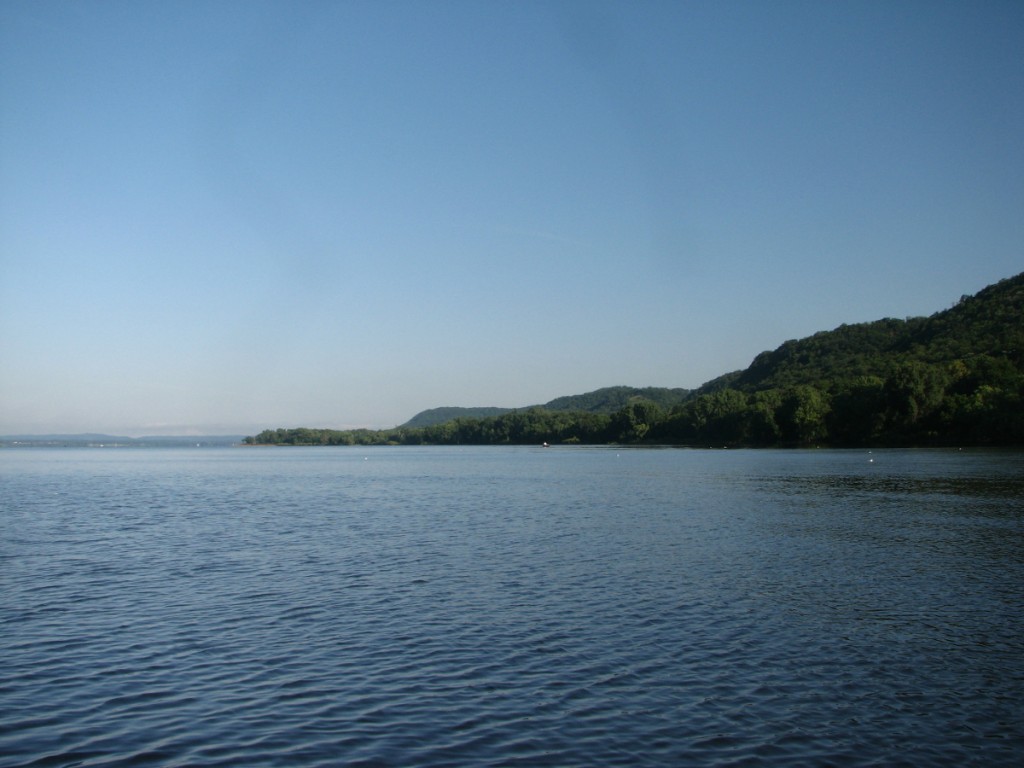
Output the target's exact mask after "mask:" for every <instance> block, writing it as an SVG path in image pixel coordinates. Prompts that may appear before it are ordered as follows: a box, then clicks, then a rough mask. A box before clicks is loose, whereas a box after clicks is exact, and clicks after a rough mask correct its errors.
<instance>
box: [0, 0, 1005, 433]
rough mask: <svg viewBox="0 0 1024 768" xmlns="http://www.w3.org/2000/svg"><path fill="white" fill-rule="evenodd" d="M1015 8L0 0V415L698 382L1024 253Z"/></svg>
mask: <svg viewBox="0 0 1024 768" xmlns="http://www.w3.org/2000/svg"><path fill="white" fill-rule="evenodd" d="M1022 51H1024V3H1022V2H1020V1H1019V0H1009V1H1008V2H985V1H984V0H971V1H970V2H968V1H967V0H960V1H958V2H942V0H925V1H923V2H899V1H898V0H892V1H890V0H878V1H877V2H857V1H856V0H850V1H849V2H821V1H820V0H810V1H809V2H786V1H785V0H772V1H771V2H768V1H765V2H760V1H754V0H750V1H747V2H730V1H729V0H722V1H721V2H719V1H710V0H709V1H708V2H686V1H684V0H677V1H672V2H598V1H596V0H586V1H584V2H570V1H567V0H565V1H563V0H551V1H549V2H530V1H529V0H526V1H525V2H501V1H494V2H487V1H485V0H473V1H472V2H457V1H451V2H447V1H443V0H438V1H436V2H430V1H429V0H422V1H416V2H380V1H378V0H375V1H373V2H343V1H340V0H339V1H336V2H309V1H307V2H301V1H300V2H293V1H290V0H289V1H288V2H285V1H284V0H281V1H274V2H260V0H239V1H237V2H235V1H233V0H181V1H180V2H157V1H155V0H154V1H152V2H146V1H144V0H132V1H130V2H119V1H117V0H104V1H102V2H101V1H99V0H93V1H90V0H82V1H79V2H53V1H51V0H30V1H26V0H5V1H4V2H2V3H0V434H11V433H19V432H35V433H45V432H80V431H103V432H112V433H115V434H134V435H144V434H161V433H165V434H167V433H169V434H202V433H206V434H215V433H239V434H252V433H254V432H257V431H259V430H261V429H264V428H267V427H278V426H285V427H295V426H311V427H334V428H346V427H354V426H371V427H389V426H393V425H395V424H398V423H401V422H403V421H405V420H407V419H408V418H410V417H412V416H413V415H414V414H415V413H417V412H418V411H420V410H423V409H425V408H431V407H435V406H443V405H462V406H475V405H499V406H507V407H517V406H526V405H531V404H535V403H542V402H546V401H547V400H550V399H552V398H554V397H558V396H561V395H568V394H578V393H582V392H586V391H590V390H593V389H596V388H599V387H603V386H611V385H617V384H627V385H631V386H664V387H696V386H699V385H700V384H702V383H703V382H705V381H707V380H708V379H711V378H713V377H715V376H717V375H719V374H721V373H725V372H727V371H731V370H735V369H738V368H744V367H746V366H747V365H748V364H749V363H750V361H751V359H752V358H753V357H754V356H755V355H756V354H757V353H759V352H761V351H762V350H765V349H771V348H775V347H777V346H778V345H779V344H781V343H782V342H783V341H785V340H787V339H791V338H799V337H803V336H807V335H809V334H811V333H814V332H816V331H819V330H826V329H831V328H834V327H836V326H838V325H840V324H842V323H855V322H862V321H868V320H875V319H879V318H882V317H904V316H910V315H927V314H931V313H933V312H936V311H938V310H941V309H945V308H947V307H949V306H951V305H952V304H954V303H955V302H956V301H957V300H958V299H959V297H960V296H961V295H962V294H965V293H975V292H976V291H978V290H980V289H981V288H983V287H984V286H986V285H988V284H990V283H992V282H995V281H997V280H999V279H1002V278H1005V277H1009V276H1011V275H1014V274H1016V273H1018V272H1020V271H1022V270H1024V54H1022Z"/></svg>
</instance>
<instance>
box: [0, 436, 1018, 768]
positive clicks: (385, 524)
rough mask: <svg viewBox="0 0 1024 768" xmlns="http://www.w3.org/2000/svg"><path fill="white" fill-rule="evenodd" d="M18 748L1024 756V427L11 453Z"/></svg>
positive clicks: (234, 759)
mask: <svg viewBox="0 0 1024 768" xmlns="http://www.w3.org/2000/svg"><path fill="white" fill-rule="evenodd" d="M0 764H2V765H5V766H14V765H29V766H112V765H126V766H143V765H166V766H186V765H188V766H226V765H246V766H271V765H274V766H337V765H345V766H360V765H362V766H459V765H507V766H512V765H523V766H527V765H528V766H556V765H557V766H610V765H622V766H627V765H628V766H645V765H648V766H652V765H687V766H702V765H708V766H710V765H716V766H717V765H722V766H726V765H737V766H738V765H751V766H789V765H835V766H859V765H864V766H867V765H873V766H895V765H907V766H915V767H919V766H930V765H948V766H954V765H955V766H964V765H977V766H1017V765H1020V764H1024V454H1020V453H997V452H979V451H970V452H968V451H964V452H958V451H876V452H874V453H872V454H869V453H867V452H866V451H847V452H841V451H807V452H783V451H692V450H624V449H614V448H599V449H595V448H551V449H543V448H539V447H538V448H376V449H359V448H324V449H301V448H299V449H244V448H234V449H194V450H186V449H6V450H0Z"/></svg>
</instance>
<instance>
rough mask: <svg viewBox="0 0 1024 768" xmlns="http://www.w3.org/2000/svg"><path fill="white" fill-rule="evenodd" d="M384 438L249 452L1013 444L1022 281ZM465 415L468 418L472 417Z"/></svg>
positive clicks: (296, 436)
mask: <svg viewBox="0 0 1024 768" xmlns="http://www.w3.org/2000/svg"><path fill="white" fill-rule="evenodd" d="M477 410H479V409H434V410H433V411H425V412H424V414H433V413H440V412H445V411H447V412H448V415H452V414H454V415H455V416H456V418H450V419H448V420H446V421H444V422H433V423H428V424H423V423H422V422H420V423H419V424H418V425H417V424H416V423H414V422H416V420H417V419H420V417H422V416H424V414H420V416H417V417H416V419H414V420H413V421H411V422H409V423H408V424H406V425H403V426H402V427H398V428H396V429H393V430H383V431H377V432H375V431H370V430H352V431H345V432H337V431H332V430H318V429H290V430H283V429H278V430H267V431H265V432H262V433H260V434H259V435H257V436H256V437H250V438H246V442H247V443H250V444H281V445H369V444H407V445H410V444H411V445H416V444H426V443H430V444H540V443H545V442H546V443H552V444H554V443H611V442H621V443H642V442H655V443H674V444H684V445H701V446H707V445H710V446H740V445H755V446H771V445H779V446H783V445H788V446H800V445H835V446H864V445H943V444H970V445H1024V274H1021V275H1018V276H1016V277H1013V278H1010V279H1008V280H1003V281H1002V282H1000V283H997V284H995V285H992V286H989V287H988V288H986V289H984V290H983V291H980V292H979V293H978V294H977V295H976V296H965V297H963V298H961V300H960V301H959V302H958V303H957V304H956V306H954V307H952V308H950V309H948V310H946V311H944V312H938V313H936V314H934V315H932V316H931V317H928V318H908V319H906V320H895V319H885V320H879V321H877V322H874V323H861V324H858V325H842V326H840V327H838V328H836V329H835V330H833V331H825V332H821V333H816V334H814V335H813V336H810V337H808V338H806V339H801V340H793V341H787V342H785V343H784V344H782V345H781V346H780V347H778V348H777V349H775V350H772V351H768V352H763V353H761V354H760V355H758V356H757V357H756V358H754V361H753V362H752V363H751V365H750V366H749V367H748V368H747V369H746V370H744V371H735V372H733V373H729V374H726V375H724V376H720V377H718V378H717V379H714V380H712V381H710V382H708V383H707V384H705V385H704V386H702V387H701V388H700V389H698V390H696V391H693V392H689V391H687V390H682V389H662V388H657V387H648V388H644V389H636V388H632V387H607V388H605V389H599V390H596V391H594V392H590V393H587V394H585V395H575V396H572V397H562V398H557V399H556V400H552V401H551V402H549V403H548V404H547V405H544V406H537V407H533V408H526V409H520V410H511V411H505V410H504V409H489V410H491V411H497V412H498V413H489V414H480V413H477V412H475V411H477ZM471 416H472V417H471Z"/></svg>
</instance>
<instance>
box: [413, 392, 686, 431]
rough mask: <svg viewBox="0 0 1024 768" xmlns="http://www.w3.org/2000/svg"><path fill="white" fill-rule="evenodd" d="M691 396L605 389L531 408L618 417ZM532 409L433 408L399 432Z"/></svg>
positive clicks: (562, 398)
mask: <svg viewBox="0 0 1024 768" xmlns="http://www.w3.org/2000/svg"><path fill="white" fill-rule="evenodd" d="M689 394H690V390H688V389H666V388H664V387H624V386H619V387H604V388H602V389H595V390H594V391H593V392H587V393H585V394H582V395H566V396H564V397H556V398H555V399H554V400H551V401H550V402H547V403H545V404H544V405H533V406H530V407H529V408H543V409H544V410H547V411H583V412H586V413H615V412H616V411H618V410H621V409H622V408H625V407H626V406H627V405H629V404H630V403H636V402H640V401H642V400H646V401H650V402H652V403H657V404H658V405H659V406H661V407H662V408H671V407H672V406H675V405H678V404H680V403H682V402H685V401H686V398H687V397H688V396H689ZM529 408H526V409H523V408H519V409H517V408H495V407H485V408H450V407H449V408H430V409H428V410H426V411H421V412H420V413H417V414H416V415H415V416H413V417H412V418H411V419H409V421H407V422H405V424H403V425H402V426H401V427H399V429H409V428H410V427H431V426H435V425H437V424H444V423H445V422H446V421H453V420H455V419H486V418H491V417H497V416H501V415H502V414H505V413H509V412H510V411H514V410H529Z"/></svg>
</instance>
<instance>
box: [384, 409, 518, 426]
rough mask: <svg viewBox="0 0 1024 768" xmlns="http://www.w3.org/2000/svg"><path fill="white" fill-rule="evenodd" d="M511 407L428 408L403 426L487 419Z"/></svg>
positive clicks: (506, 411) (505, 411)
mask: <svg viewBox="0 0 1024 768" xmlns="http://www.w3.org/2000/svg"><path fill="white" fill-rule="evenodd" d="M511 410H512V409H511V408H498V407H482V408H458V407H455V406H449V407H441V408H428V409H427V410H425V411H420V412H419V413H417V414H416V415H415V416H413V417H412V418H411V419H409V420H408V421H407V422H405V424H403V425H402V426H403V427H430V426H433V425H435V424H444V423H445V422H446V421H454V420H455V419H486V418H490V417H491V416H500V415H501V414H503V413H508V412H509V411H511Z"/></svg>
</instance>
